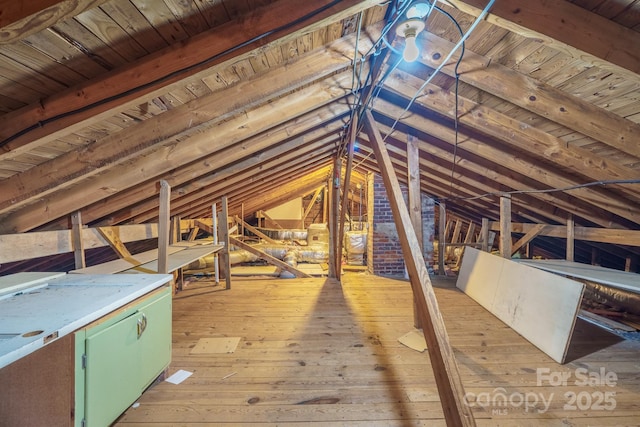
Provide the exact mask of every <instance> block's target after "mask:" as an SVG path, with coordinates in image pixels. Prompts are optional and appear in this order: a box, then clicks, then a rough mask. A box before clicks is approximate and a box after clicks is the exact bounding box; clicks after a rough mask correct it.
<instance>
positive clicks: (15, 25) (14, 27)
mask: <svg viewBox="0 0 640 427" xmlns="http://www.w3.org/2000/svg"><path fill="white" fill-rule="evenodd" d="M106 1H107V0H28V1H20V0H1V1H0V44H5V43H11V42H14V41H18V40H21V39H23V38H25V37H28V36H29V35H31V34H34V33H36V32H38V31H40V30H43V29H45V28H47V27H51V26H53V25H55V24H56V23H57V22H59V21H63V20H65V19H69V18H71V17H73V16H76V15H79V14H80V13H82V12H84V11H85V10H89V9H92V8H94V7H98V6H100V5H101V4H102V3H105V2H106Z"/></svg>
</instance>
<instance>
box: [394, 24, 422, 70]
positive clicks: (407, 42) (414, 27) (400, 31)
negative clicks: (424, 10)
mask: <svg viewBox="0 0 640 427" xmlns="http://www.w3.org/2000/svg"><path fill="white" fill-rule="evenodd" d="M422 30H424V22H423V21H422V20H420V19H418V18H413V19H408V20H406V21H404V22H402V23H401V24H400V25H398V27H397V28H396V34H397V35H398V36H400V37H404V53H403V54H402V57H403V58H404V60H405V61H407V62H413V61H415V60H416V59H418V57H419V56H420V49H418V44H417V43H416V37H417V36H418V34H420V32H421V31H422Z"/></svg>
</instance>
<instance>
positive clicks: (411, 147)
mask: <svg viewBox="0 0 640 427" xmlns="http://www.w3.org/2000/svg"><path fill="white" fill-rule="evenodd" d="M407 176H408V177H409V186H408V187H409V188H408V191H409V216H410V217H411V224H412V225H413V229H414V230H415V231H416V237H417V238H418V245H419V246H420V255H422V258H423V260H424V241H423V233H422V200H421V198H420V149H419V148H418V139H417V138H416V137H415V136H413V135H407ZM420 319H421V317H420V314H419V313H418V303H417V302H416V301H415V299H414V301H413V326H415V327H416V328H418V329H422V324H421V323H420Z"/></svg>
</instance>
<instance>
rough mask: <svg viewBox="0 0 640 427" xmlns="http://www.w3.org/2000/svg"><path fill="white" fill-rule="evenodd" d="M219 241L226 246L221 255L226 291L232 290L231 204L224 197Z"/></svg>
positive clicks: (219, 215)
mask: <svg viewBox="0 0 640 427" xmlns="http://www.w3.org/2000/svg"><path fill="white" fill-rule="evenodd" d="M218 241H219V242H220V243H222V244H223V245H224V249H223V250H222V251H221V253H220V263H221V264H222V271H223V272H224V277H225V282H226V285H225V287H226V289H231V263H230V262H229V249H230V247H231V243H230V241H229V204H228V202H227V197H226V196H223V197H222V211H221V212H220V213H219V214H218Z"/></svg>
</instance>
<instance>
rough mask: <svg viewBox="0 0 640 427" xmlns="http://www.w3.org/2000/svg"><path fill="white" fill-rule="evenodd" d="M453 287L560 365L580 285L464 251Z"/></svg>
mask: <svg viewBox="0 0 640 427" xmlns="http://www.w3.org/2000/svg"><path fill="white" fill-rule="evenodd" d="M456 286H457V287H458V288H459V289H461V290H462V291H463V292H465V293H466V294H467V295H469V296H470V297H471V298H473V299H474V300H475V301H476V302H478V303H479V304H480V305H482V306H483V307H484V308H486V309H487V310H489V311H490V312H491V313H492V314H493V315H495V316H496V317H497V318H499V319H500V320H502V321H503V322H504V323H505V324H507V325H508V326H509V327H511V328H512V329H513V330H515V331H516V332H518V333H519V334H520V335H522V336H523V337H524V338H526V339H527V340H528V341H529V342H531V343H532V344H534V345H535V346H536V347H538V348H539V349H540V350H542V351H543V352H545V353H546V354H547V355H549V356H550V357H551V358H552V359H553V360H555V361H556V362H558V363H564V359H565V357H566V354H567V349H568V346H569V342H570V340H571V335H572V333H573V327H574V325H575V320H576V315H577V313H578V310H579V309H580V301H581V300H582V293H583V291H584V285H583V284H582V283H579V282H576V281H574V280H571V279H567V278H564V277H560V276H558V275H556V274H553V273H548V272H546V271H542V270H539V269H536V268H532V267H528V266H525V265H522V264H519V263H517V262H514V261H511V260H508V259H505V258H502V257H499V256H495V255H491V254H489V253H486V252H482V251H479V250H477V249H473V248H466V249H465V253H464V257H463V260H462V266H461V268H460V275H459V276H458V282H457V284H456Z"/></svg>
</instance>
